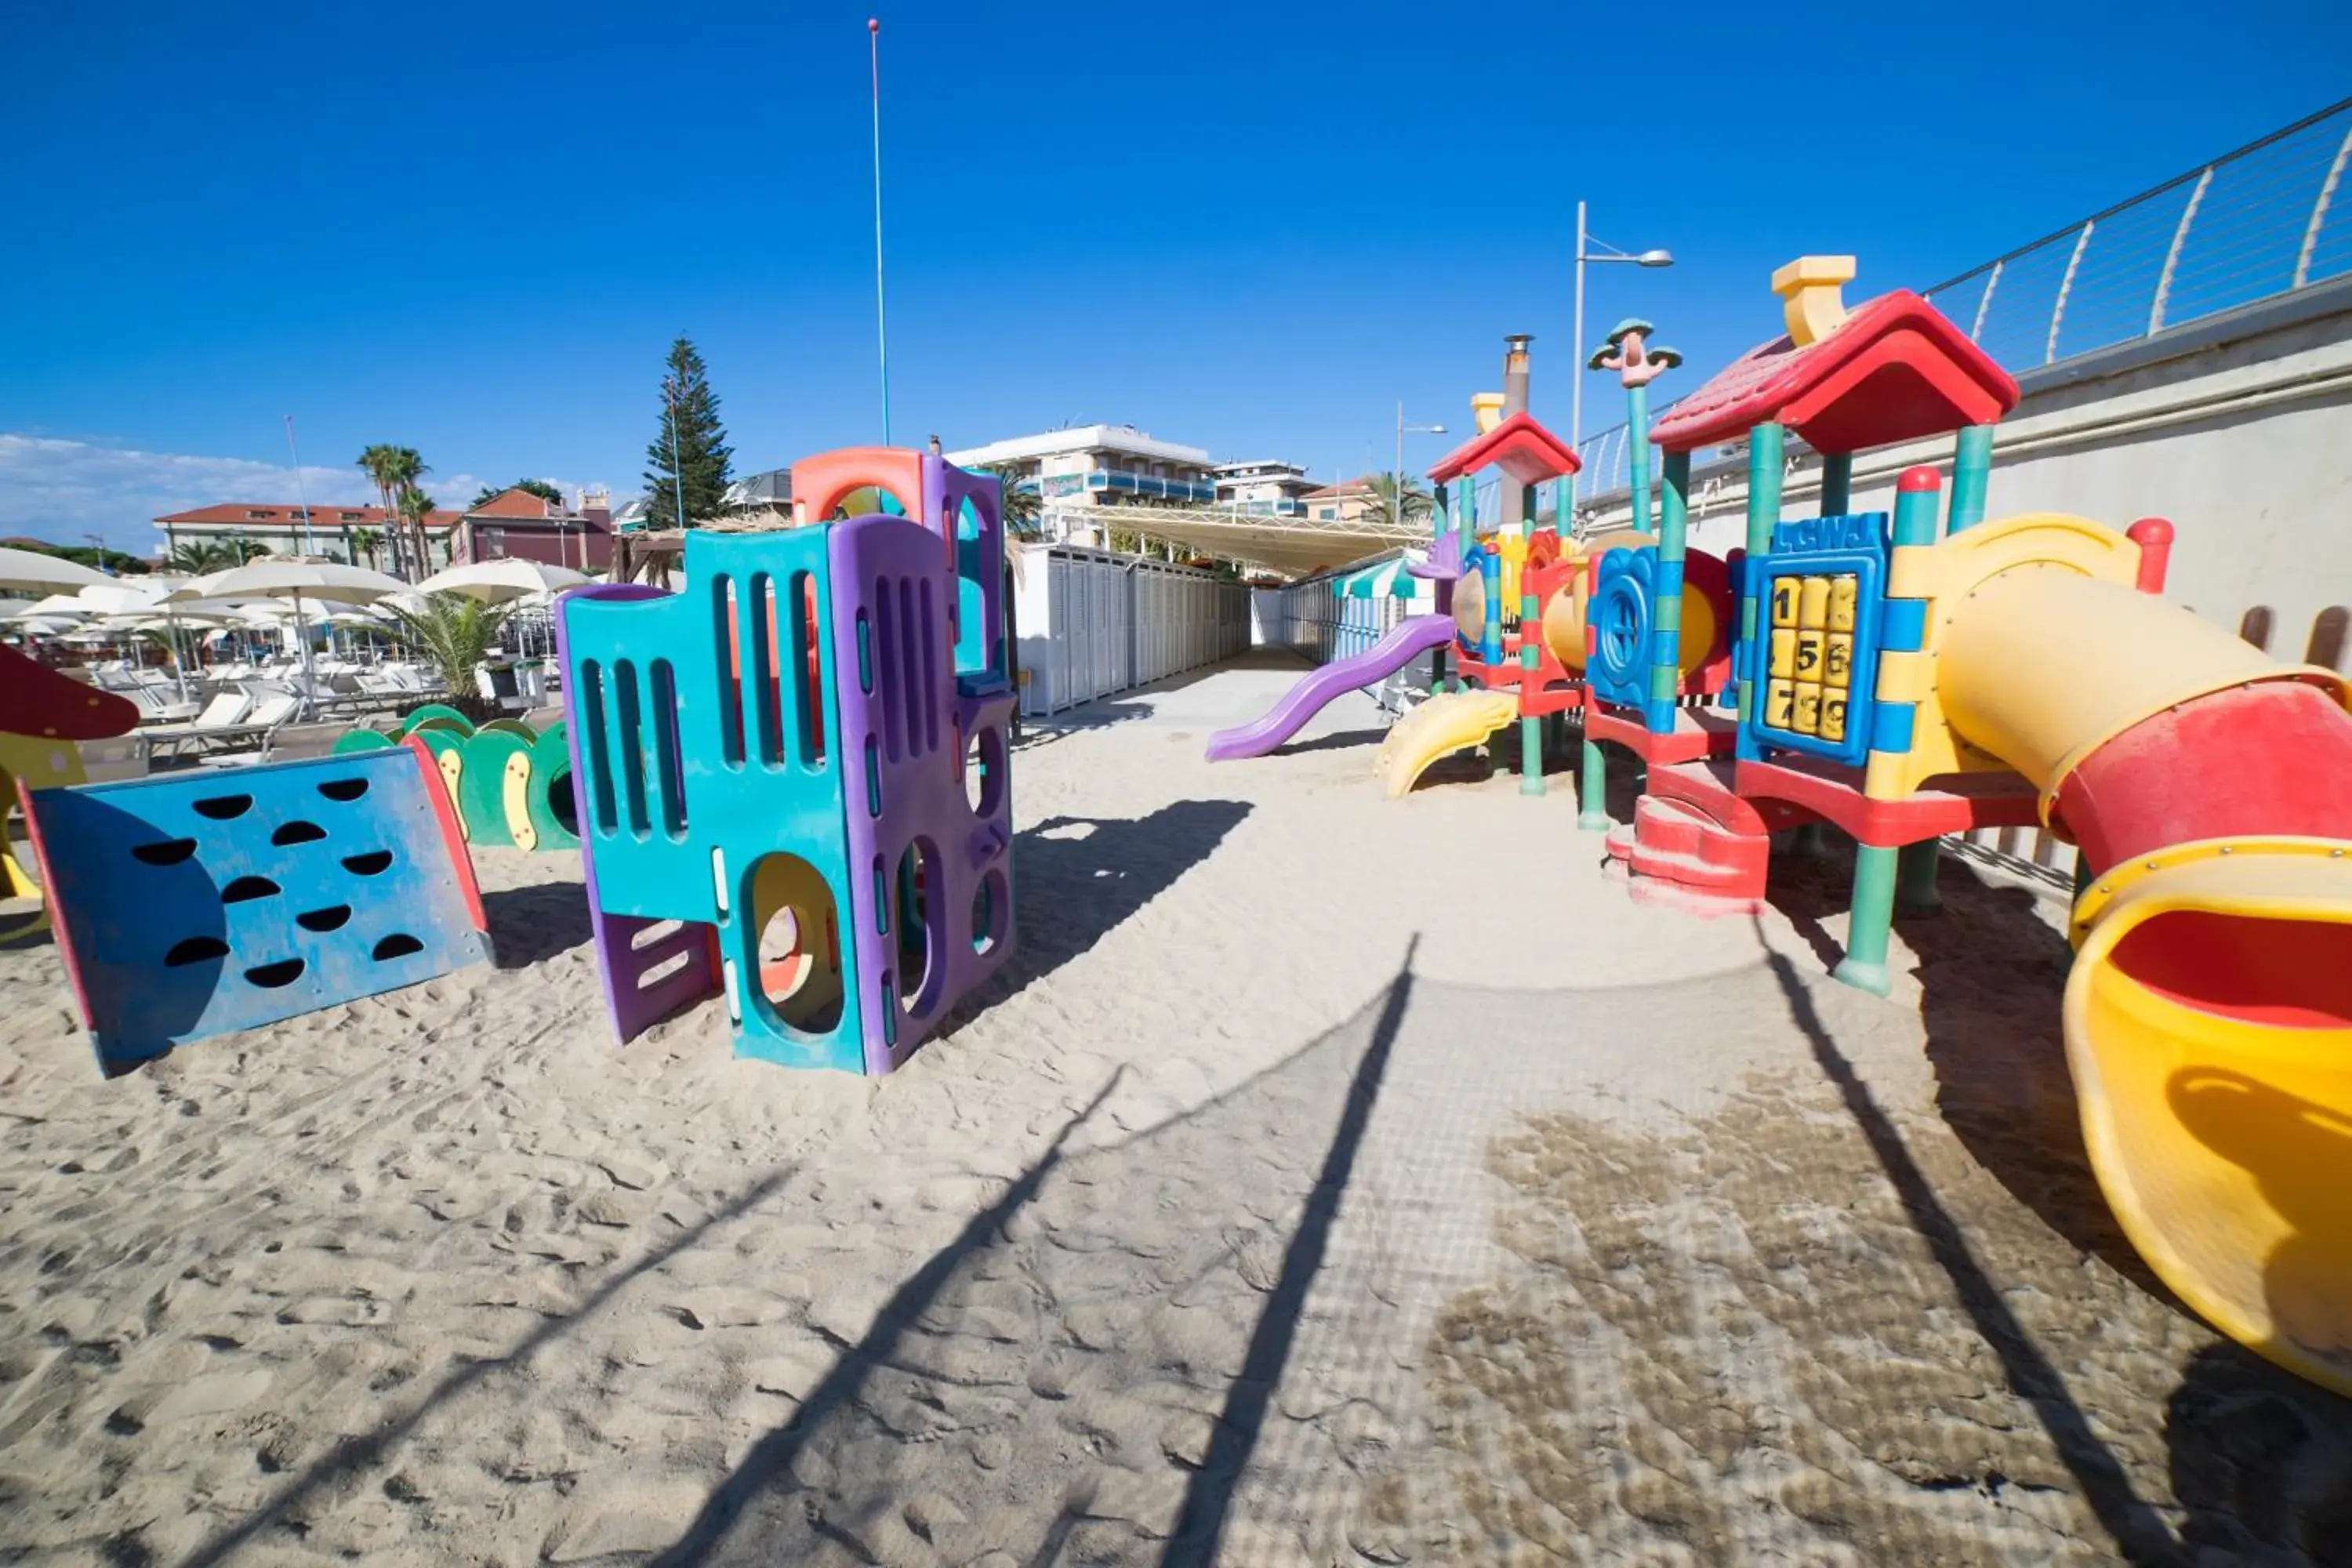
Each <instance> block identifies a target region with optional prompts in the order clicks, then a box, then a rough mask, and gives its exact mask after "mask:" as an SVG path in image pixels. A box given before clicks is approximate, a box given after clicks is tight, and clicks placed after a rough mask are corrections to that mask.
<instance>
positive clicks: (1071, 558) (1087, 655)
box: [1014, 544, 1250, 714]
mask: <svg viewBox="0 0 2352 1568" xmlns="http://www.w3.org/2000/svg"><path fill="white" fill-rule="evenodd" d="M1020 582H1021V586H1020V590H1019V594H1018V598H1017V603H1016V606H1015V610H1014V614H1015V616H1016V617H1017V624H1018V627H1019V631H1020V634H1021V674H1022V693H1021V711H1022V712H1023V713H1024V714H1043V713H1056V712H1059V711H1060V710H1063V709H1065V708H1071V707H1076V705H1077V704H1079V703H1081V702H1092V701H1093V700H1096V699H1097V698H1098V697H1108V696H1109V695H1110V694H1111V693H1113V692H1115V691H1125V690H1127V689H1129V687H1135V686H1142V685H1146V684H1148V683H1149V682H1151V681H1154V680H1161V679H1166V678H1167V677H1169V676H1171V675H1176V674H1179V673H1181V672H1182V671H1184V670H1187V669H1195V668H1199V667H1200V666H1202V665H1204V664H1213V663H1215V662H1216V661H1217V660H1218V659H1221V658H1232V657H1233V656H1234V655H1235V654H1238V653H1241V652H1243V651H1244V650H1245V649H1246V648H1247V647H1249V644H1250V616H1249V590H1248V589H1246V588H1244V587H1243V586H1242V585H1241V584H1238V583H1229V582H1224V581H1222V580H1220V579H1218V578H1217V577H1215V576H1213V575H1212V574H1209V573H1206V572H1202V571H1196V570H1194V569H1193V568H1192V567H1189V566H1171V565H1169V564H1167V563H1163V562H1158V561H1144V560H1141V559H1139V558H1138V557H1136V556H1132V555H1115V554H1113V553H1111V552H1108V551H1104V550H1087V549H1081V548H1078V547H1076V546H1073V545H1066V544H1055V545H1045V546H1032V547H1030V548H1028V549H1026V550H1024V551H1023V552H1021V566H1020Z"/></svg>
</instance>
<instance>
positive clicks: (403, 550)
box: [359, 441, 432, 579]
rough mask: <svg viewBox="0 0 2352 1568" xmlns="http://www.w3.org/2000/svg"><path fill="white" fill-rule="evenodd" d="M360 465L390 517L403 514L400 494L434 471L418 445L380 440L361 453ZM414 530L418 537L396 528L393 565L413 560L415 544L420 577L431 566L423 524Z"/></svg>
mask: <svg viewBox="0 0 2352 1568" xmlns="http://www.w3.org/2000/svg"><path fill="white" fill-rule="evenodd" d="M359 466H360V467H361V468H364V469H366V470H367V477H368V478H369V479H371V480H372V481H373V482H374V485H375V491H376V494H377V495H378V496H379V497H381V498H382V499H383V510H384V517H385V520H386V521H390V520H391V519H392V518H394V517H395V516H399V515H401V512H400V500H401V498H402V497H403V496H404V495H406V494H407V493H408V492H409V491H410V490H412V489H415V488H416V481H417V480H419V479H423V478H424V477H425V475H426V474H428V473H430V472H432V470H431V469H430V468H426V467H425V459H424V458H421V457H419V456H418V455H417V452H416V448H415V447H394V446H389V445H386V444H385V443H383V442H381V441H379V442H377V443H376V444H375V445H374V446H373V447H367V448H366V449H365V450H363V451H362V452H361V453H360V455H359ZM414 533H415V538H414V539H410V538H408V537H406V536H405V535H404V533H403V532H402V531H400V530H397V529H395V530H394V531H393V547H392V569H393V570H394V571H395V572H398V571H400V570H402V569H403V567H404V565H407V564H410V562H408V561H406V560H404V557H408V556H409V554H410V552H411V550H412V548H413V549H414V551H415V554H414V559H413V564H414V566H415V570H416V574H417V576H418V578H420V579H421V578H423V577H424V576H425V574H427V573H428V572H430V571H431V568H430V567H429V566H427V565H426V564H425V552H424V540H425V531H424V529H423V528H422V527H421V526H420V527H418V528H416V529H415V530H414Z"/></svg>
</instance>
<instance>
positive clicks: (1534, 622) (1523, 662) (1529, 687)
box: [1519, 485, 1544, 795]
mask: <svg viewBox="0 0 2352 1568" xmlns="http://www.w3.org/2000/svg"><path fill="white" fill-rule="evenodd" d="M1523 500H1524V503H1525V504H1524V505H1523V507H1522V508H1521V514H1522V515H1523V516H1525V517H1526V518H1527V520H1528V523H1527V531H1528V535H1529V536H1530V537H1532V536H1533V535H1534V533H1535V531H1536V488H1535V486H1533V485H1529V486H1528V487H1527V489H1526V493H1525V496H1524V498H1523ZM1542 622H1543V609H1542V606H1541V605H1538V604H1537V603H1536V596H1535V595H1533V594H1532V593H1529V592H1528V565H1527V557H1525V556H1524V555H1523V556H1521V557H1520V558H1519V793H1520V794H1521V795H1541V794H1543V792H1544V779H1543V720H1542V719H1541V718H1540V717H1538V716H1537V715H1535V714H1532V713H1529V712H1528V711H1527V705H1528V698H1529V697H1531V696H1533V695H1534V694H1535V689H1536V655H1537V652H1538V649H1539V648H1540V647H1541V646H1542V643H1543V625H1542Z"/></svg>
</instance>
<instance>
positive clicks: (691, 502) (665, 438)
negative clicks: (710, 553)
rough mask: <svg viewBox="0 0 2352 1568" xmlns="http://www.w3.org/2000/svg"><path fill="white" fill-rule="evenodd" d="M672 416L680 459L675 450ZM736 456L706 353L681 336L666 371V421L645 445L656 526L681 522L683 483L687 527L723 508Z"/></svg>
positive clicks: (650, 505)
mask: <svg viewBox="0 0 2352 1568" xmlns="http://www.w3.org/2000/svg"><path fill="white" fill-rule="evenodd" d="M673 416H675V419H676V425H677V430H676V436H675V450H676V452H677V458H676V460H675V461H673V460H672V458H671V455H670V454H671V452H672V450H673V445H672V443H673V436H672V431H671V423H672V419H673ZM734 456H735V454H734V452H733V450H732V449H731V448H730V447H728V445H727V431H726V429H725V428H724V427H723V426H721V425H720V424H719V395H718V394H717V393H714V392H712V391H711V390H710V378H709V372H708V371H707V370H706V369H705V368H704V366H703V363H702V355H701V354H699V353H697V352H695V347H694V344H693V343H692V342H690V341H688V339H687V338H685V337H682V336H681V337H680V338H679V339H678V340H677V342H674V343H672V344H671V345H670V349H669V370H668V374H665V375H664V376H663V377H662V407H661V426H660V428H659V429H658V430H657V431H656V433H655V436H654V441H653V445H651V446H649V447H646V462H647V463H649V464H651V465H652V466H651V467H650V468H646V512H647V515H648V518H649V519H650V520H653V521H654V526H656V527H669V526H674V525H675V524H676V522H677V511H678V494H679V491H680V489H683V490H684V491H685V499H686V520H687V525H688V527H692V526H693V525H694V524H696V523H698V522H708V521H710V520H711V519H712V518H715V517H717V516H719V514H720V513H721V512H722V511H724V510H726V508H725V505H724V503H723V501H722V500H721V498H722V497H723V496H724V495H725V494H726V491H727V486H728V483H729V481H730V479H732V478H733V477H734V476H733V474H732V472H731V471H730V461H731V460H732V458H734ZM681 480H682V481H683V482H682V483H681Z"/></svg>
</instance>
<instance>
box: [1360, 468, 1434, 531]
mask: <svg viewBox="0 0 2352 1568" xmlns="http://www.w3.org/2000/svg"><path fill="white" fill-rule="evenodd" d="M1370 483H1371V487H1372V495H1371V499H1370V501H1368V502H1367V504H1366V505H1365V508H1364V510H1366V511H1367V512H1369V513H1371V514H1372V515H1374V516H1377V517H1378V518H1379V519H1380V520H1381V521H1383V522H1386V521H1391V520H1399V519H1401V520H1402V521H1405V522H1420V523H1426V522H1427V521H1429V515H1430V509H1431V506H1432V502H1431V500H1430V495H1429V487H1428V486H1427V485H1424V484H1423V483H1422V482H1421V481H1420V480H1419V479H1415V478H1413V477H1412V475H1411V474H1407V475H1405V476H1404V493H1403V495H1402V497H1400V496H1399V495H1398V493H1397V476H1396V475H1394V474H1374V475H1372V476H1370ZM1400 501H1402V506H1400V505H1399V502H1400Z"/></svg>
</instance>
